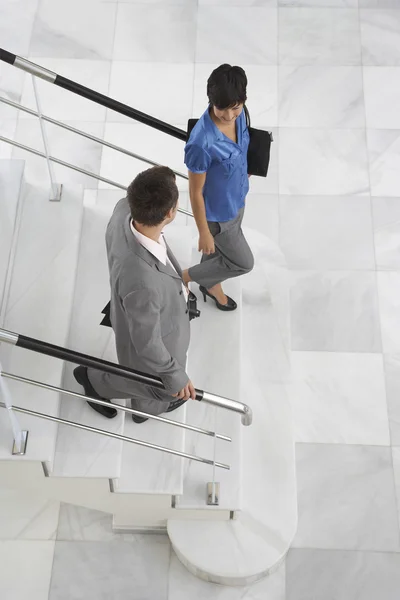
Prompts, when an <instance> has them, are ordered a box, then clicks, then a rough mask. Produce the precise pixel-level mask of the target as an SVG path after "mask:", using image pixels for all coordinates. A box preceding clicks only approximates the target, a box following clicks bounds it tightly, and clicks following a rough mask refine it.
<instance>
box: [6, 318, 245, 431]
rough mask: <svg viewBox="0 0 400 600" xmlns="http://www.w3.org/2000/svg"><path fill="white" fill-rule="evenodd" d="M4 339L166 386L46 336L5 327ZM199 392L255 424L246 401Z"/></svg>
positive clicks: (205, 399)
mask: <svg viewBox="0 0 400 600" xmlns="http://www.w3.org/2000/svg"><path fill="white" fill-rule="evenodd" d="M0 342H6V343H8V344H13V345H15V346H18V347H20V348H25V349H26V350H32V351H33V352H38V353H39V354H45V355H47V356H52V357H54V358H60V359H62V360H65V361H67V362H72V363H75V364H80V365H83V366H85V367H91V368H93V369H97V370H99V371H103V372H104V373H111V374H112V375H118V376H120V377H124V378H125V379H130V380H132V381H137V382H139V383H143V384H144V385H148V386H150V387H154V388H157V389H162V390H164V389H165V388H164V385H163V383H162V381H161V379H160V378H159V377H156V376H153V375H148V374H147V373H142V372H140V371H135V370H134V369H129V368H128V367H124V366H122V365H117V364H115V363H112V362H109V361H107V360H103V359H100V358H95V357H94V356H89V355H88V354H82V353H81V352H75V351H74V350H69V349H68V348H63V347H62V346H56V345H54V344H49V343H48V342H43V341H42V340H37V339H35V338H31V337H28V336H25V335H22V334H18V333H14V332H12V331H7V330H5V329H1V328H0ZM195 392H196V400H198V401H202V402H206V403H208V404H212V405H213V406H218V407H220V408H224V409H227V410H231V411H233V412H237V413H239V414H240V415H241V421H242V424H243V425H251V423H252V420H253V413H252V410H251V408H250V407H249V406H248V405H247V404H243V403H242V402H238V401H237V400H231V399H230V398H225V397H224V396H217V395H216V394H211V393H210V392H206V391H204V390H200V389H196V390H195Z"/></svg>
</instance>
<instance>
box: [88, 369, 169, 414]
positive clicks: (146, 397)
mask: <svg viewBox="0 0 400 600" xmlns="http://www.w3.org/2000/svg"><path fill="white" fill-rule="evenodd" d="M88 377H89V381H90V383H91V384H92V386H93V387H94V389H95V390H96V392H97V393H98V394H99V395H100V396H101V397H102V398H108V399H109V400H111V399H113V398H116V399H117V398H130V399H131V408H133V409H134V410H140V411H142V412H146V413H149V414H150V415H160V414H161V413H163V412H165V411H166V410H167V409H168V407H169V405H170V403H171V402H173V401H174V400H176V398H173V397H172V396H171V395H169V394H168V393H167V392H165V391H164V390H159V389H157V388H152V387H149V386H147V385H143V384H140V383H138V382H136V381H131V380H130V379H125V378H124V377H118V376H117V375H112V374H111V373H103V372H102V371H96V370H95V369H88Z"/></svg>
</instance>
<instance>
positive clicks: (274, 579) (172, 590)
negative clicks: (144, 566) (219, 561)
mask: <svg viewBox="0 0 400 600" xmlns="http://www.w3.org/2000/svg"><path fill="white" fill-rule="evenodd" d="M189 598H190V600H204V599H205V598H207V600H242V599H243V600H285V566H284V565H283V566H281V567H280V568H279V569H278V570H277V571H276V572H275V573H273V574H272V575H269V576H268V577H266V578H265V579H263V580H262V581H260V582H258V583H255V584H253V585H250V586H244V587H231V586H227V585H217V584H214V583H209V582H208V581H203V580H202V579H198V578H197V577H195V576H194V575H192V574H191V573H190V572H189V571H188V570H187V569H186V568H185V567H184V566H183V565H182V563H180V562H179V560H178V558H177V557H176V555H175V553H173V554H172V557H171V565H170V569H169V582H168V600H188V599H189Z"/></svg>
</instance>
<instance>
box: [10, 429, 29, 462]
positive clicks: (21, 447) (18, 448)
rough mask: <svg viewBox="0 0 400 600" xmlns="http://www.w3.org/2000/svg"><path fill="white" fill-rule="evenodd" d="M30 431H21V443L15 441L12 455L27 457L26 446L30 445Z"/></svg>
mask: <svg viewBox="0 0 400 600" xmlns="http://www.w3.org/2000/svg"><path fill="white" fill-rule="evenodd" d="M28 435H29V431H21V443H20V444H18V442H17V440H14V443H13V448H12V454H13V456H25V454H26V446H27V444H28Z"/></svg>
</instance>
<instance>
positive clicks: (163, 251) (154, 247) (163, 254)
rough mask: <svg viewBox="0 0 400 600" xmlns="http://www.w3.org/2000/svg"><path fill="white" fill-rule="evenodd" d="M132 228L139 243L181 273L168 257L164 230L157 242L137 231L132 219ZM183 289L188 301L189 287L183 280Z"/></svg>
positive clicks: (163, 262)
mask: <svg viewBox="0 0 400 600" xmlns="http://www.w3.org/2000/svg"><path fill="white" fill-rule="evenodd" d="M131 230H132V233H133V235H134V236H135V238H136V239H137V240H138V242H139V244H141V245H142V246H143V248H146V250H148V251H149V252H150V254H152V255H153V256H154V257H155V258H156V259H157V260H159V261H160V262H161V263H162V264H163V265H164V266H165V265H166V264H167V263H168V264H169V266H170V267H172V269H173V270H174V271H175V273H177V274H178V275H179V273H178V272H177V270H176V269H175V267H174V265H173V264H172V262H171V261H170V260H169V258H168V254H167V247H166V245H165V240H164V236H163V233H162V232H161V235H160V237H159V239H158V242H156V241H154V240H152V239H150V238H149V237H147V236H145V235H143V233H140V231H137V229H135V227H134V226H133V223H132V221H131ZM182 291H183V297H184V298H185V302H187V300H188V291H187V287H186V286H185V284H184V283H183V281H182Z"/></svg>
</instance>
